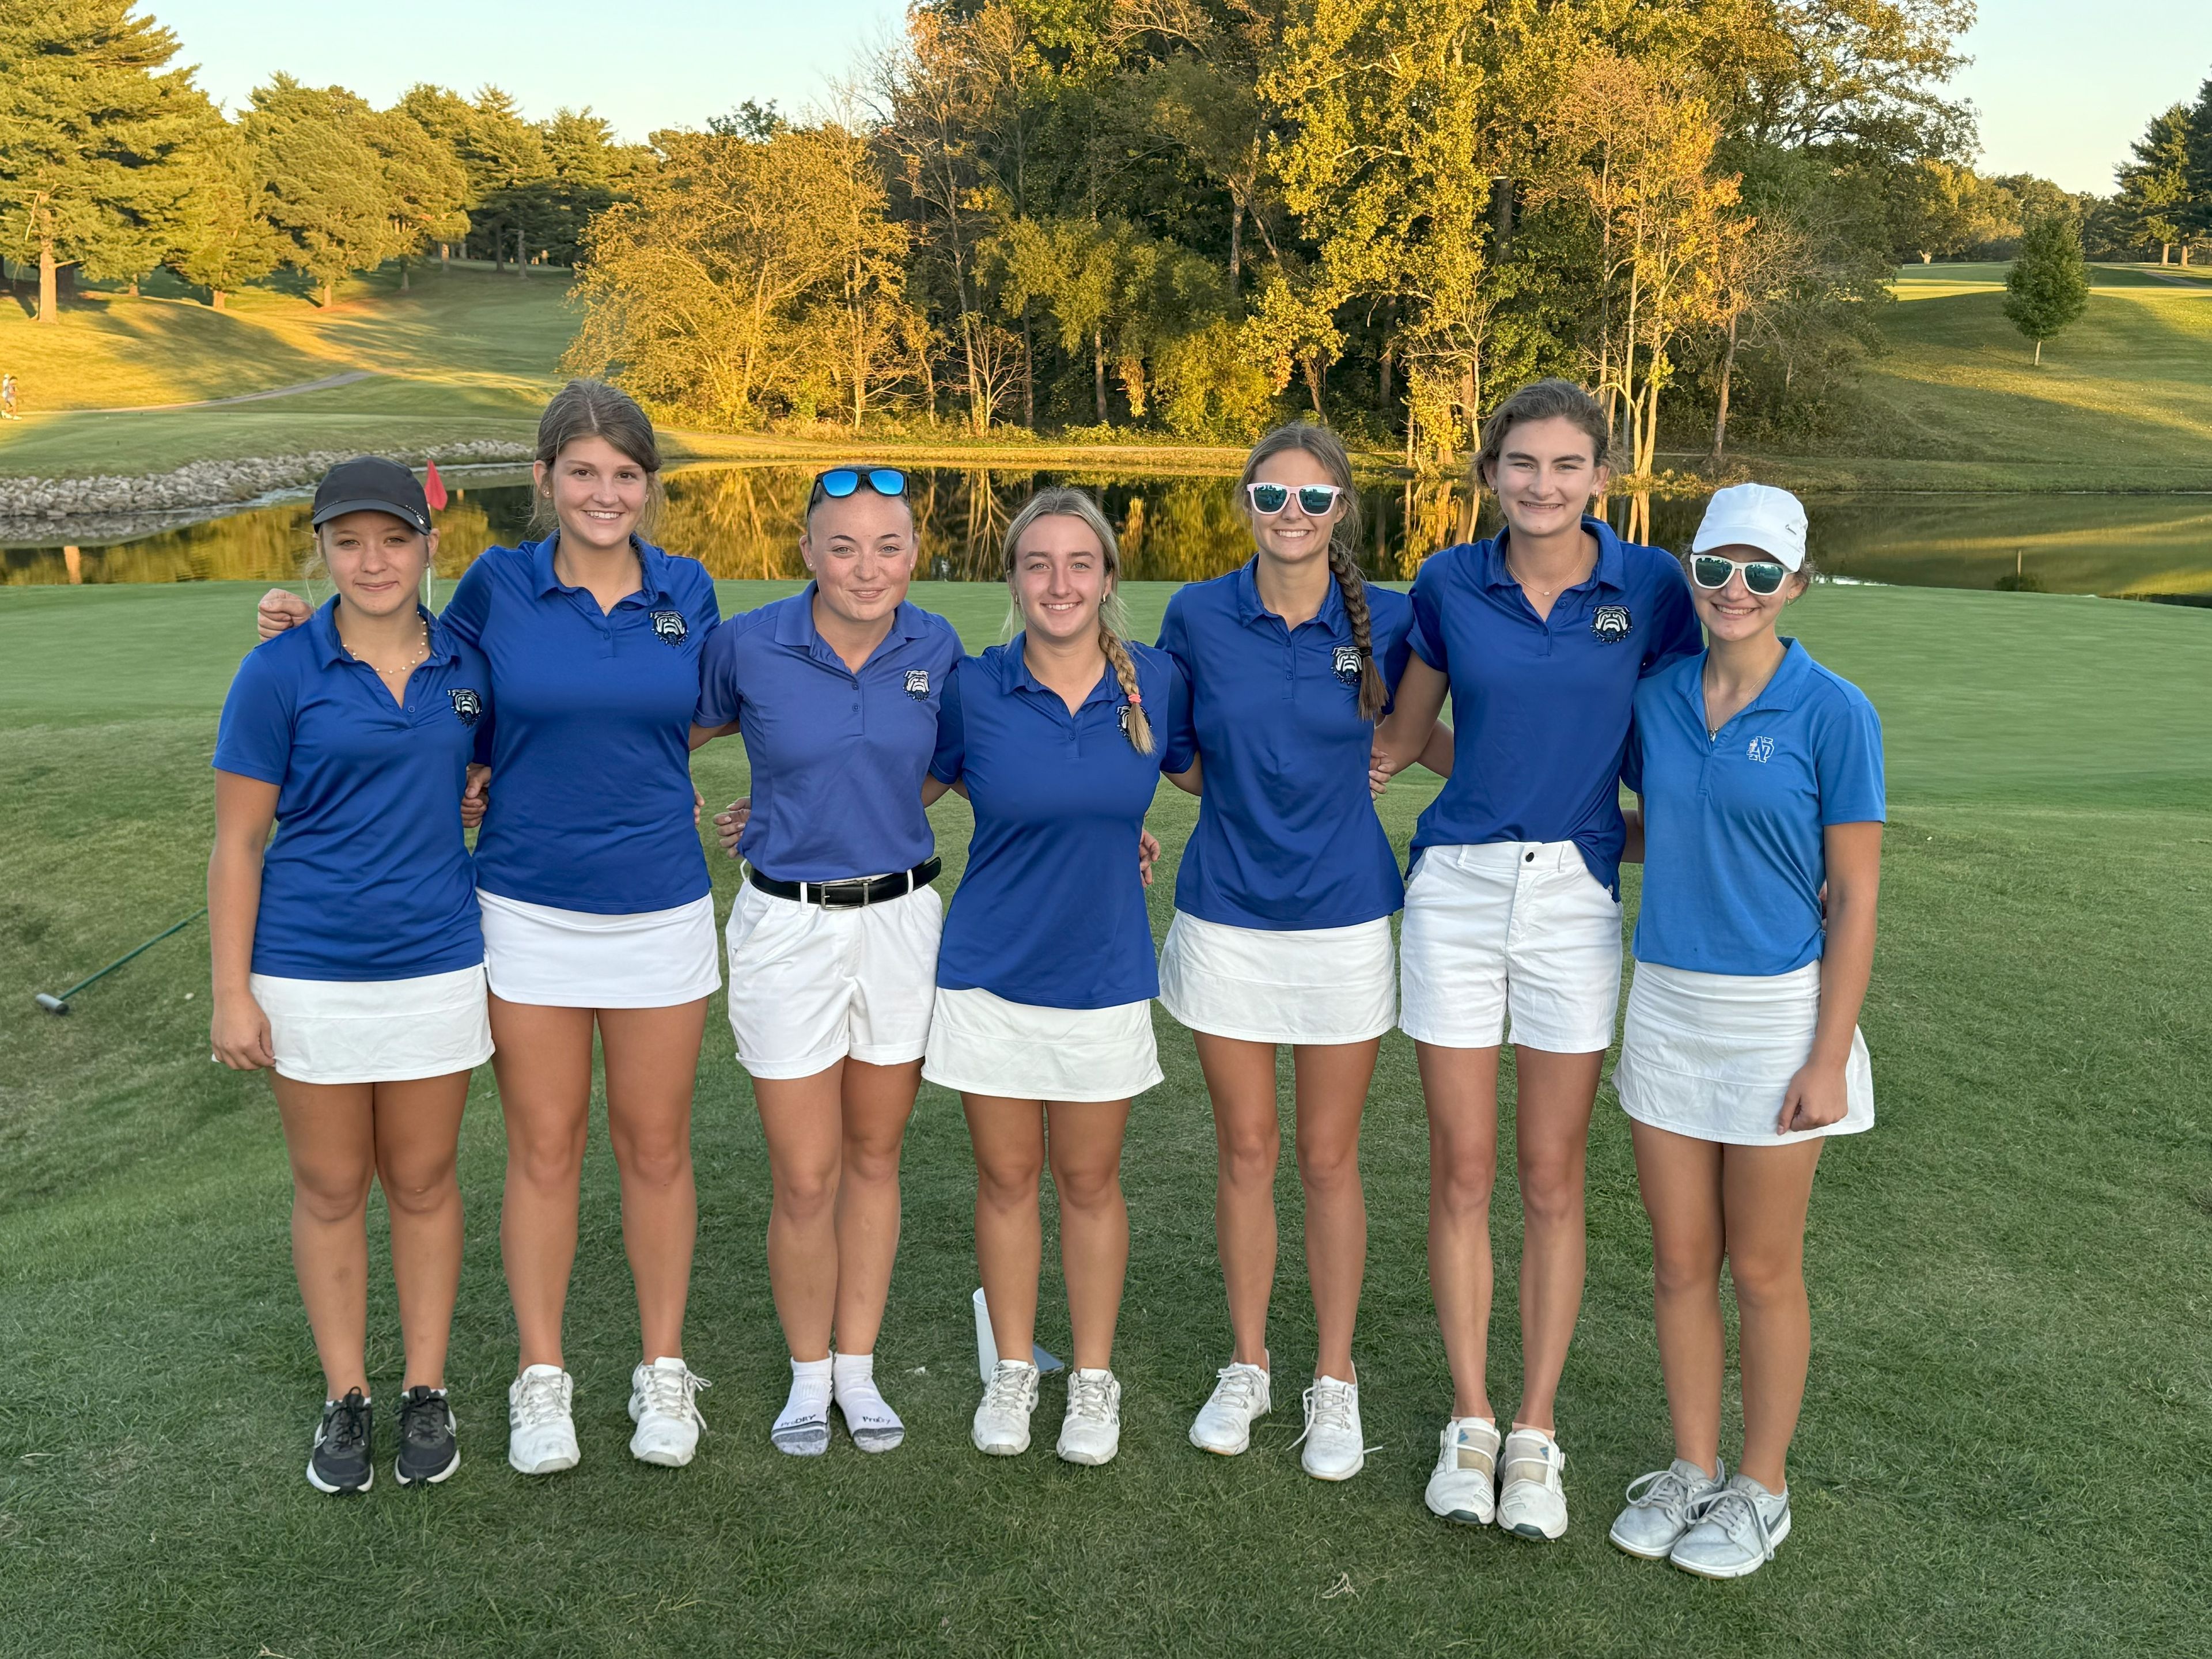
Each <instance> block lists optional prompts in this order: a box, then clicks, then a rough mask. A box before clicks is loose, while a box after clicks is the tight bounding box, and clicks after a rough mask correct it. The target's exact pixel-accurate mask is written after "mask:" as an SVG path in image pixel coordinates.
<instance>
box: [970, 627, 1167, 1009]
mask: <svg viewBox="0 0 2212 1659" xmlns="http://www.w3.org/2000/svg"><path fill="white" fill-rule="evenodd" d="M1022 645H1023V636H1022V635H1018V634H1017V635H1014V637H1013V640H1012V642H1010V643H1008V644H1006V645H997V646H993V647H991V648H990V649H989V650H987V651H986V652H984V653H982V655H981V656H979V657H967V658H963V659H962V660H961V661H960V663H959V664H958V665H957V666H956V667H955V668H954V669H953V671H952V678H951V680H949V681H948V682H947V683H946V685H945V700H944V702H943V704H942V705H941V706H940V707H939V709H938V714H937V732H938V734H937V753H936V756H935V757H934V758H933V760H932V761H931V763H930V768H929V770H930V775H932V776H933V777H934V778H936V779H937V780H938V781H939V782H942V783H954V782H962V781H964V782H965V783H966V784H967V786H968V803H969V805H970V806H971V807H973V808H974V809H975V833H974V835H973V836H970V837H969V842H968V868H967V870H966V871H965V872H963V874H962V876H961V878H960V885H959V887H958V889H957V890H956V891H955V892H954V893H953V895H952V908H951V910H950V911H949V912H948V913H947V914H946V915H945V933H944V937H943V939H942V940H941V941H940V942H939V945H938V951H937V982H938V984H939V987H942V988H943V989H945V990H948V991H967V990H975V989H978V988H980V989H982V990H986V991H989V992H991V993H992V994H994V995H997V996H1001V997H1004V998H1005V999H1006V1000H1007V1001H1009V1002H1019V1003H1024V1004H1027V1005H1028V1006H1031V1007H1039V1008H1115V1007H1119V1006H1121V1005H1122V1004H1124V1003H1130V1002H1143V1001H1146V1000H1148V999H1150V998H1152V996H1154V995H1156V994H1158V991H1159V988H1160V981H1159V963H1158V958H1157V957H1155V956H1154V955H1153V953H1152V924H1151V921H1150V919H1149V918H1148V916H1147V915H1146V909H1145V888H1144V883H1143V882H1142V880H1141V879H1140V878H1139V876H1138V873H1137V836H1138V833H1139V831H1140V830H1141V829H1143V828H1144V824H1145V813H1146V811H1147V809H1149V808H1150V807H1151V805H1152V796H1153V793H1154V792H1155V791H1156V790H1157V789H1158V787H1159V780H1160V774H1161V773H1162V772H1182V771H1186V770H1188V769H1189V766H1190V763H1191V759H1192V751H1191V750H1190V748H1189V746H1188V741H1187V739H1186V740H1183V741H1178V740H1177V738H1176V736H1175V735H1174V734H1176V733H1177V732H1188V729H1189V720H1190V714H1189V696H1190V694H1189V691H1188V689H1187V687H1186V686H1185V685H1184V683H1183V678H1182V669H1180V668H1178V667H1176V664H1175V659H1173V658H1172V657H1170V656H1169V655H1168V654H1167V653H1165V652H1164V651H1158V650H1154V649H1153V648H1152V647H1150V646H1145V645H1134V644H1133V645H1131V646H1130V647H1129V656H1130V659H1131V660H1132V662H1133V664H1134V665H1135V667H1136V671H1137V690H1138V693H1139V696H1142V698H1143V699H1144V706H1145V713H1146V717H1147V719H1148V720H1150V721H1151V722H1152V735H1153V750H1152V753H1151V754H1149V755H1140V754H1139V753H1138V752H1137V751H1136V750H1134V749H1133V748H1131V747H1130V746H1129V739H1128V738H1127V737H1126V736H1124V735H1123V734H1122V727H1121V722H1122V720H1123V718H1124V715H1123V711H1124V709H1125V708H1127V702H1126V701H1125V700H1124V698H1123V697H1122V696H1121V685H1120V684H1119V683H1118V682H1117V681H1116V680H1115V677H1114V671H1113V670H1112V669H1111V668H1110V667H1109V669H1108V670H1107V671H1106V672H1105V673H1104V675H1103V676H1102V677H1101V678H1100V679H1099V681H1098V684H1097V685H1096V686H1095V687H1093V688H1092V690H1091V695H1090V696H1088V697H1086V698H1085V699H1084V702H1083V705H1082V707H1081V708H1078V709H1077V710H1075V711H1074V712H1073V714H1071V713H1069V712H1068V708H1067V705H1066V703H1065V702H1062V701H1061V700H1060V694H1059V693H1058V692H1057V691H1054V690H1049V689H1048V687H1046V686H1044V685H1042V684H1039V683H1038V681H1037V678H1036V676H1035V675H1033V674H1031V673H1030V671H1029V665H1028V664H1027V663H1026V662H1025V661H1024V659H1023V656H1022Z"/></svg>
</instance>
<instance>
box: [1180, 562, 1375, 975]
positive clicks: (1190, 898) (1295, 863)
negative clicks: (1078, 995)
mask: <svg viewBox="0 0 2212 1659" xmlns="http://www.w3.org/2000/svg"><path fill="white" fill-rule="evenodd" d="M1258 564H1259V562H1258V560H1256V559H1255V560H1252V561H1250V562H1247V563H1246V564H1245V565H1244V566H1243V568H1241V569H1237V570H1232V571H1231V572H1230V573H1229V574H1227V575H1225V576H1217V577H1215V578H1214V579H1213V580H1212V581H1204V582H1192V583H1190V584H1189V585H1188V586H1184V587H1180V588H1178V589H1176V592H1175V595H1174V597H1173V598H1171V599H1169V601H1168V610H1167V617H1166V619H1165V620H1164V622H1163V623H1161V624H1160V649H1161V650H1163V651H1164V652H1166V653H1168V654H1169V655H1170V656H1171V657H1173V658H1174V659H1176V665H1178V666H1179V667H1181V668H1182V671H1183V673H1184V675H1185V677H1186V678H1188V680H1189V682H1190V714H1191V724H1192V728H1193V732H1192V738H1191V739H1187V741H1189V740H1194V741H1195V743H1196V745H1197V749H1198V755H1199V758H1200V761H1202V762H1203V763H1204V766H1205V773H1204V777H1205V787H1204V793H1202V794H1200V797H1199V808H1198V828H1197V829H1195V830H1194V831H1193V832H1192V834H1191V837H1190V842H1189V844H1188V846H1186V847H1185V848H1183V854H1182V867H1181V868H1180V869H1179V870H1177V872H1176V909H1178V910H1181V911H1182V912H1184V913H1185V914H1186V915H1193V916H1196V917H1197V918H1199V920H1200V921H1213V922H1221V923H1224V924H1225V925H1227V926H1229V927H1255V928H1264V929H1268V930H1271V931H1275V932H1283V931H1286V930H1289V929H1292V928H1312V927H1352V926H1354V925H1355V924H1357V923H1359V922H1364V921H1375V920H1376V919H1377V918H1378V917H1382V916H1387V915H1390V914H1391V913H1392V912H1393V911H1395V910H1396V909H1397V908H1399V906H1401V904H1403V903H1404V902H1405V899H1406V890H1405V885H1404V884H1403V883H1402V882H1401V880H1400V879H1399V876H1398V860H1397V855H1396V854H1395V853H1393V852H1392V851H1391V850H1390V838H1389V836H1388V835H1386V834H1385V833H1384V832H1383V823H1382V820H1381V819H1379V818H1377V817H1376V815H1375V803H1374V799H1373V797H1372V796H1371V795H1370V793H1369V790H1368V787H1367V768H1368V760H1369V757H1370V754H1371V753H1372V751H1373V749H1374V742H1375V723H1374V722H1373V721H1372V720H1365V719H1363V718H1362V717H1361V715H1360V713H1359V668H1360V660H1359V656H1358V652H1357V651H1356V650H1355V649H1354V647H1353V646H1352V624H1351V623H1349V622H1348V621H1347V620H1346V617H1345V614H1344V596H1343V594H1342V593H1341V592H1339V591H1338V588H1337V586H1336V584H1335V583H1334V582H1331V583H1330V584H1329V585H1328V597H1327V598H1326V599H1323V600H1322V607H1321V610H1320V611H1319V613H1318V614H1316V616H1314V617H1310V619H1308V620H1307V621H1305V622H1303V623H1299V624H1298V625H1297V627H1296V628H1289V627H1286V626H1285V624H1284V622H1283V619H1282V618H1281V617H1279V616H1277V615H1276V614H1275V613H1274V612H1273V611H1270V610H1268V609H1267V606H1266V605H1263V604H1261V600H1260V588H1259V582H1258V580H1257V570H1258ZM1367 608H1368V619H1369V623H1370V629H1369V633H1370V642H1371V648H1372V649H1373V651H1374V653H1375V663H1376V667H1377V668H1378V669H1380V670H1381V671H1382V674H1383V684H1385V685H1388V686H1389V687H1391V688H1392V689H1393V690H1395V688H1396V686H1397V684H1398V677H1399V676H1400V675H1401V674H1402V673H1404V672H1405V670H1406V658H1407V652H1408V646H1407V636H1408V635H1410V634H1411V633H1412V631H1413V603H1412V601H1411V600H1409V599H1407V597H1406V596H1405V595H1404V594H1402V593H1400V592H1395V590H1393V589H1391V588H1387V587H1376V586H1372V585H1370V586H1368V588H1367Z"/></svg>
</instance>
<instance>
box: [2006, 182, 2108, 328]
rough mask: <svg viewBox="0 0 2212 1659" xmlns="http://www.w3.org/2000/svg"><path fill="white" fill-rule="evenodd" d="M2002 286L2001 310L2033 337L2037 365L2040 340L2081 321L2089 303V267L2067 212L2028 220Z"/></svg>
mask: <svg viewBox="0 0 2212 1659" xmlns="http://www.w3.org/2000/svg"><path fill="white" fill-rule="evenodd" d="M2005 288H2006V290H2007V292H2006V295H2005V302H2004V313H2005V315H2006V316H2007V317H2008V318H2010V319H2012V325H2013V326H2014V327H2015V328H2016V329H2018V330H2019V331H2021V333H2022V334H2024V335H2026V336H2027V337H2028V338H2029V339H2031V340H2033V341H2034V342H2035V361H2036V362H2037V363H2038V364H2039V365H2040V364H2041V362H2043V343H2044V342H2045V340H2047V339H2049V338H2050V337H2051V336H2052V335H2054V334H2056V333H2057V332H2058V331H2059V330H2061V329H2063V328H2064V327H2066V326H2067V325H2069V324H2071V323H2075V322H2078V321H2080V320H2081V313H2083V312H2085V311H2087V309H2088V308H2089V267H2088V265H2087V264H2086V263H2085V262H2084V261H2083V259H2082V258H2081V226H2080V225H2079V224H2078V223H2076V222H2075V218H2074V216H2073V215H2072V214H2070V213H2049V214H2045V216H2043V217H2041V218H2040V219H2037V220H2034V221H2033V222H2031V223H2030V224H2029V225H2028V227H2027V230H2026V231H2025V232H2024V233H2023V234H2022V235H2021V239H2020V257H2019V258H2016V259H2015V260H2014V261H2013V262H2012V270H2010V271H2009V272H2008V274H2007V275H2006V276H2005Z"/></svg>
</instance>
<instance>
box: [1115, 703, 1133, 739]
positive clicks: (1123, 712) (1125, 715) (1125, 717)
mask: <svg viewBox="0 0 2212 1659" xmlns="http://www.w3.org/2000/svg"><path fill="white" fill-rule="evenodd" d="M1114 719H1115V722H1116V723H1117V724H1118V725H1119V726H1121V735H1122V736H1123V737H1125V738H1126V737H1127V736H1128V735H1129V705H1128V704H1127V703H1126V702H1125V703H1123V704H1122V705H1121V707H1120V708H1117V709H1115V711H1114Z"/></svg>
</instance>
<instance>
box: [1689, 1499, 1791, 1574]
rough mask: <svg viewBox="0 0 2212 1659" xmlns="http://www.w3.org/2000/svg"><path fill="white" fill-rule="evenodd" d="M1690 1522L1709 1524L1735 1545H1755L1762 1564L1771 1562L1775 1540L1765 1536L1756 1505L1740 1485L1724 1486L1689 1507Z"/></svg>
mask: <svg viewBox="0 0 2212 1659" xmlns="http://www.w3.org/2000/svg"><path fill="white" fill-rule="evenodd" d="M1690 1519H1691V1521H1692V1522H1694V1523H1698V1524H1703V1523H1704V1522H1708V1521H1710V1522H1712V1523H1713V1525H1715V1526H1717V1527H1718V1528H1720V1529H1721V1531H1722V1532H1723V1533H1725V1534H1727V1535H1728V1536H1729V1538H1730V1539H1731V1540H1732V1541H1735V1542H1736V1543H1739V1544H1741V1543H1747V1542H1750V1543H1756V1544H1757V1545H1758V1546H1759V1559H1760V1560H1762V1561H1771V1560H1772V1559H1774V1541H1773V1540H1772V1539H1771V1538H1769V1537H1768V1536H1767V1534H1766V1517H1765V1516H1763V1515H1761V1514H1760V1513H1759V1505H1758V1504H1757V1503H1755V1502H1754V1501H1753V1498H1752V1496H1751V1494H1750V1493H1749V1492H1746V1491H1744V1490H1743V1489H1742V1488H1741V1487H1740V1486H1723V1487H1722V1488H1721V1489H1720V1491H1718V1492H1714V1493H1712V1494H1711V1496H1709V1497H1706V1498H1700V1499H1699V1500H1698V1502H1697V1503H1696V1504H1694V1505H1692V1508H1691V1510H1690Z"/></svg>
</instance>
